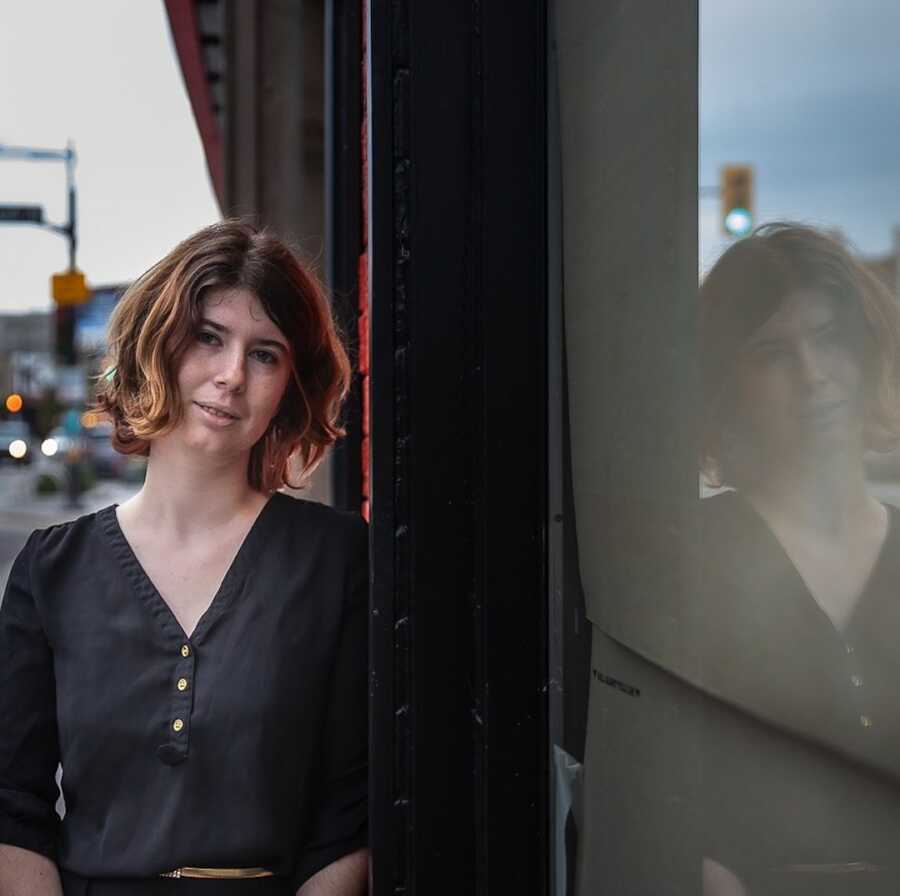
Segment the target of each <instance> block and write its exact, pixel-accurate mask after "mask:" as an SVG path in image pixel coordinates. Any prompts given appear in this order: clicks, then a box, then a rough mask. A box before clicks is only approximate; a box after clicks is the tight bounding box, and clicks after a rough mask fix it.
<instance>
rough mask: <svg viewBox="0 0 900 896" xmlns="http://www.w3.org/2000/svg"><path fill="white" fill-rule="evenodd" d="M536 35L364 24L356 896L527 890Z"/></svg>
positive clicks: (480, 15)
mask: <svg viewBox="0 0 900 896" xmlns="http://www.w3.org/2000/svg"><path fill="white" fill-rule="evenodd" d="M545 17H546V10H545V5H544V3H535V2H525V3H522V2H512V0H510V2H505V3H503V2H500V3H494V4H482V3H480V2H470V3H450V4H444V3H435V4H417V3H414V2H412V0H371V3H370V7H369V21H368V40H369V58H368V74H369V83H368V91H367V93H368V97H367V99H368V110H369V137H370V139H369V203H370V205H369V210H370V228H369V241H370V290H371V307H370V314H371V440H372V545H373V554H372V556H373V607H372V612H373V616H372V621H373V625H372V678H371V694H372V704H371V706H372V731H371V733H372V760H373V764H372V779H371V784H372V791H371V795H372V845H373V848H374V851H375V867H374V876H375V877H374V879H375V893H376V894H377V896H387V894H389V893H410V894H411V893H422V894H425V893H427V894H429V896H433V894H444V893H447V894H451V893H452V894H454V896H458V894H461V893H465V894H470V893H489V892H490V893H496V894H507V893H515V894H532V893H534V894H538V893H544V892H546V877H547V875H546V817H547V811H546V794H547V787H546V779H547V763H546V742H547V737H546V710H545V707H546V693H545V690H546V689H545V684H546V658H545V649H544V645H545V641H546V639H545V618H544V617H545V613H544V605H545V600H544V595H545V578H546V576H545V544H544V542H545V537H544V521H545V484H544V483H545V480H546V458H545V441H546V425H545V405H546V394H545V382H546V378H545V367H546V335H545V334H546V274H545V266H546V220H545V219H546V202H545V193H546V191H545V170H546V160H545V154H546V148H545V144H546V116H545V108H546V101H545V81H546V77H545V56H546V46H545Z"/></svg>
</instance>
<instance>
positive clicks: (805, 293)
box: [749, 289, 837, 343]
mask: <svg viewBox="0 0 900 896" xmlns="http://www.w3.org/2000/svg"><path fill="white" fill-rule="evenodd" d="M836 316H837V301H836V300H835V298H834V296H832V295H830V294H829V293H827V292H825V291H824V290H820V289H797V290H794V291H793V292H790V293H788V295H787V296H786V297H785V299H784V301H783V302H782V303H781V304H780V305H779V307H778V308H777V309H776V310H775V312H774V313H773V314H772V316H771V317H769V318H768V320H766V321H765V322H764V323H763V324H762V325H761V326H760V327H759V328H758V329H757V330H756V332H754V333H753V335H752V336H751V337H750V340H749V341H750V342H751V343H752V342H757V341H760V340H766V339H773V338H784V337H788V336H792V335H798V334H802V333H805V332H808V331H810V330H817V329H819V328H820V327H823V326H826V325H828V324H829V323H831V321H833V320H834V319H835V317H836Z"/></svg>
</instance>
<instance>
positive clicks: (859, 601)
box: [733, 492, 898, 642]
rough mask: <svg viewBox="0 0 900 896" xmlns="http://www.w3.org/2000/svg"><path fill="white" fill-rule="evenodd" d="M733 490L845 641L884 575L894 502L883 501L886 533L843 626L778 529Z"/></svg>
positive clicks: (894, 522)
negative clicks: (812, 585) (822, 600)
mask: <svg viewBox="0 0 900 896" xmlns="http://www.w3.org/2000/svg"><path fill="white" fill-rule="evenodd" d="M733 494H734V497H735V499H736V500H737V502H738V504H739V505H740V506H741V507H742V508H743V511H744V513H745V514H746V515H747V516H748V517H749V518H750V519H751V520H753V522H754V523H755V525H756V526H757V527H758V528H759V530H760V531H761V532H762V533H763V537H764V538H765V539H766V540H767V541H768V542H769V543H770V544H771V545H772V546H773V547H774V548H775V549H776V550H777V552H778V554H779V555H780V556H781V558H782V561H783V564H784V566H785V568H786V569H787V570H788V571H789V574H790V575H791V576H792V577H793V578H794V580H795V581H796V583H797V584H798V585H799V586H800V588H801V589H802V591H803V593H804V595H805V596H806V598H807V599H808V600H809V601H810V602H811V603H812V605H813V606H814V607H815V608H816V610H817V611H818V612H819V613H820V614H821V615H822V618H823V619H824V620H825V621H826V622H827V623H828V627H829V628H830V629H831V630H832V631H833V632H834V634H835V635H836V636H837V637H838V638H839V639H840V640H841V642H844V641H845V640H846V638H847V633H848V632H849V631H850V629H851V628H852V626H853V622H854V620H855V619H856V618H858V616H859V613H860V611H861V610H862V608H863V606H864V605H865V603H866V601H867V598H868V597H869V595H871V594H872V591H873V585H874V583H875V582H876V581H878V580H880V579H881V576H882V575H883V569H884V566H885V563H886V562H887V560H888V559H890V558H889V556H888V553H889V550H888V549H889V545H890V542H891V541H892V540H894V538H895V537H896V535H897V522H898V521H897V519H896V516H897V514H898V510H897V508H895V507H894V506H893V505H891V504H884V503H882V507H884V509H885V511H886V513H887V531H886V532H885V533H884V540H883V541H882V542H881V546H880V547H879V549H878V553H877V554H876V556H875V562H874V563H873V564H872V568H871V570H870V571H869V575H868V576H867V578H866V580H865V582H864V583H863V586H862V588H861V589H860V591H859V594H858V596H857V598H856V601H855V603H854V607H853V610H852V612H851V613H850V615H849V616H848V617H847V623H846V625H845V626H844V628H843V629H840V628H838V627H837V626H836V625H835V624H834V621H833V620H832V618H831V616H830V615H829V614H828V613H827V612H826V611H825V608H824V607H823V606H822V604H821V603H819V601H818V600H817V599H816V596H815V595H814V594H813V592H812V590H811V589H810V587H809V585H808V584H807V582H806V579H805V578H804V577H803V574H802V573H801V572H800V570H799V569H798V568H797V564H796V563H794V561H793V559H792V558H791V555H790V554H789V553H788V552H787V550H786V548H785V547H784V545H783V544H782V543H781V540H780V539H779V538H778V536H777V535H776V534H775V531H774V530H773V529H772V527H771V526H770V525H769V523H768V522H767V521H766V519H765V517H763V515H762V514H761V513H760V512H759V511H758V510H757V509H756V508H755V507H754V506H753V505H752V504H751V503H750V502H749V501H748V500H747V499H746V498H745V497H744V496H743V495H741V494H739V493H738V492H734V493H733Z"/></svg>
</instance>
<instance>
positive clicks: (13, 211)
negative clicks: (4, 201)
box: [0, 205, 44, 224]
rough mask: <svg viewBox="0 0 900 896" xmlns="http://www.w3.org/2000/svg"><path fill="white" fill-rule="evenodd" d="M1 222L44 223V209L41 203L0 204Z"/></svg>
mask: <svg viewBox="0 0 900 896" xmlns="http://www.w3.org/2000/svg"><path fill="white" fill-rule="evenodd" d="M0 222H6V223H8V224H43V223H44V209H43V207H42V206H40V205H0Z"/></svg>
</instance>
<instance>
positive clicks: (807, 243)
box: [699, 222, 900, 485]
mask: <svg viewBox="0 0 900 896" xmlns="http://www.w3.org/2000/svg"><path fill="white" fill-rule="evenodd" d="M799 289H815V290H821V291H822V292H824V293H825V294H827V295H829V296H832V297H833V298H834V300H835V301H836V303H837V313H838V320H839V324H840V326H841V329H842V332H843V334H844V336H845V338H846V339H847V341H848V344H849V345H850V346H851V348H852V351H853V354H854V356H855V357H856V360H857V362H858V363H859V364H860V366H861V368H862V370H863V375H864V384H865V385H864V388H865V419H866V444H867V447H868V448H871V449H874V450H880V451H885V450H890V449H891V448H892V447H894V446H895V445H896V444H897V443H898V442H900V305H898V301H897V299H896V298H894V296H892V295H891V294H890V292H889V291H888V290H887V289H886V287H885V286H884V285H883V284H882V283H881V282H880V281H879V280H878V279H877V278H876V277H875V276H874V275H873V274H872V273H870V272H869V271H867V270H866V269H865V268H864V267H863V266H862V265H861V264H860V263H859V262H858V261H857V260H856V259H855V258H854V257H853V256H852V255H851V254H850V253H849V252H848V251H847V249H845V248H844V246H843V245H841V243H840V242H838V241H837V240H836V239H833V238H832V237H830V236H828V235H826V234H824V233H822V232H820V231H818V230H816V229H815V228H812V227H808V226H805V225H802V224H792V223H782V222H773V223H770V224H764V225H762V226H761V227H759V228H757V229H756V230H755V231H754V232H753V233H752V234H751V235H750V236H748V237H746V238H745V239H742V240H739V241H738V242H736V243H735V244H734V245H732V246H731V247H730V248H729V249H728V250H727V251H726V252H725V253H724V254H723V255H722V257H721V258H719V260H718V261H717V262H716V264H715V265H714V266H713V268H712V269H711V270H710V272H709V273H708V274H707V275H706V277H705V278H704V280H703V283H702V285H701V287H700V309H699V310H700V320H699V323H700V333H699V341H700V346H699V348H700V378H701V387H702V397H703V412H702V425H701V432H700V469H701V471H702V472H703V473H704V475H705V476H706V478H707V479H708V481H709V482H710V483H711V484H713V485H734V484H735V482H734V478H735V471H734V470H733V469H731V466H732V465H730V464H729V462H728V454H729V452H728V450H727V445H726V442H727V436H726V433H727V431H728V430H729V426H730V425H731V424H732V423H733V417H734V410H735V408H736V407H737V399H736V388H735V387H736V376H735V374H736V369H737V359H738V354H739V352H740V350H741V349H742V347H743V346H744V344H745V343H746V342H747V340H748V339H749V338H750V336H751V335H752V334H753V333H754V332H755V331H756V330H757V329H758V328H759V327H760V326H762V324H763V323H765V321H767V320H768V319H769V318H770V317H771V316H772V315H773V314H774V313H775V312H776V311H777V310H778V309H779V308H780V307H781V305H782V303H783V302H784V301H785V299H786V298H787V297H788V295H789V294H790V293H792V292H795V291H796V290H799Z"/></svg>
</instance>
